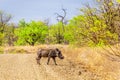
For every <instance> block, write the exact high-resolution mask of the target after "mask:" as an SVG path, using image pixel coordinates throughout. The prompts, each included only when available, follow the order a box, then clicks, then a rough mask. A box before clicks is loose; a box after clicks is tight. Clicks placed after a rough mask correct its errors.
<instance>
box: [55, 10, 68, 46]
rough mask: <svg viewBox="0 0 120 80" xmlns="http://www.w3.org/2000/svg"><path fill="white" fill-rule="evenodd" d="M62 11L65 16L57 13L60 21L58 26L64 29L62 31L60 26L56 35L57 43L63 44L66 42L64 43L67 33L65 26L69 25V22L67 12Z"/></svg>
mask: <svg viewBox="0 0 120 80" xmlns="http://www.w3.org/2000/svg"><path fill="white" fill-rule="evenodd" d="M62 11H63V12H64V15H60V14H58V13H55V14H56V15H57V17H56V19H57V21H58V24H59V25H60V26H61V27H62V29H60V28H59V27H60V26H58V32H57V33H56V39H57V43H59V44H60V43H62V42H65V41H64V36H63V34H64V32H65V24H67V21H66V20H65V17H66V14H67V13H66V10H65V9H62Z"/></svg>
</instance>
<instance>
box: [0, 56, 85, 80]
mask: <svg viewBox="0 0 120 80" xmlns="http://www.w3.org/2000/svg"><path fill="white" fill-rule="evenodd" d="M35 57H36V55H35V54H1V55H0V80H83V79H82V77H81V76H80V75H81V72H80V70H84V69H79V67H78V66H76V67H75V66H74V65H72V64H71V62H70V61H69V60H67V59H64V60H60V59H57V63H58V65H57V66H56V65H54V62H53V61H52V59H51V61H50V64H49V65H47V64H46V62H47V59H46V58H42V59H41V65H38V64H37V63H36V60H35ZM76 68H78V70H76Z"/></svg>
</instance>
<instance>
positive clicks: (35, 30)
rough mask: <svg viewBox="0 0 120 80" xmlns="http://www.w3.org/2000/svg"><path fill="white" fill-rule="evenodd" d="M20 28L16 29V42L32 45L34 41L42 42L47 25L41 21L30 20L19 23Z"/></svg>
mask: <svg viewBox="0 0 120 80" xmlns="http://www.w3.org/2000/svg"><path fill="white" fill-rule="evenodd" d="M19 25H20V28H18V29H17V30H16V35H17V36H18V41H17V42H16V44H18V45H23V44H26V43H28V44H29V45H34V44H35V43H36V42H40V43H44V42H45V38H46V35H47V32H48V27H47V26H46V25H45V24H44V23H43V22H40V21H38V22H35V21H31V22H30V23H23V22H22V21H21V22H20V23H19Z"/></svg>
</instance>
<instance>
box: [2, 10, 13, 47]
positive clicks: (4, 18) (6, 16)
mask: <svg viewBox="0 0 120 80" xmlns="http://www.w3.org/2000/svg"><path fill="white" fill-rule="evenodd" d="M11 18H12V17H11V15H10V14H7V13H5V12H3V11H1V10H0V45H2V44H3V42H4V36H5V34H4V31H5V27H6V26H7V24H8V22H9V21H10V19H11Z"/></svg>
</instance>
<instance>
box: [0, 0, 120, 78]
mask: <svg viewBox="0 0 120 80" xmlns="http://www.w3.org/2000/svg"><path fill="white" fill-rule="evenodd" d="M93 1H94V5H95V6H92V5H90V4H85V5H84V7H83V8H80V9H79V12H80V14H79V15H76V16H74V17H73V18H72V19H70V20H67V18H66V16H67V10H66V9H64V8H63V9H61V11H62V12H63V15H61V13H55V16H56V20H57V23H55V24H49V20H46V21H42V20H41V21H34V20H32V21H30V22H26V21H25V20H24V19H22V20H20V21H19V23H18V24H14V23H11V22H10V20H11V19H12V18H13V17H12V15H11V14H8V13H6V12H4V11H2V10H1V11H0V53H12V54H13V53H36V51H37V49H38V48H46V47H51V46H52V47H58V48H59V49H60V50H61V51H62V53H63V54H64V55H65V62H63V66H62V68H61V66H59V68H56V69H55V71H56V72H58V69H59V70H60V71H61V72H60V74H61V73H64V74H65V75H67V78H69V77H72V76H73V75H76V76H77V77H76V78H73V79H72V78H71V79H68V80H79V79H80V78H79V77H82V79H83V80H119V79H120V77H119V75H120V67H119V66H120V64H119V62H120V51H119V50H120V0H93ZM49 44H50V45H49ZM69 45H73V46H74V47H73V46H69ZM25 55H26V54H25ZM31 55H32V56H33V54H31ZM8 56H9V55H8ZM15 56H16V55H15ZM32 56H31V57H32ZM28 57H29V56H28ZM25 59H26V57H25ZM3 60H4V58H3ZM21 60H22V59H21ZM24 61H26V60H24ZM31 61H32V60H31ZM33 62H34V61H33ZM13 63H14V61H13ZM61 63H62V62H61ZM68 63H69V64H68ZM1 64H2V63H1ZM66 64H67V65H68V66H66ZM19 65H20V64H19ZM4 66H6V65H4ZM43 67H44V66H43ZM53 67H54V68H55V66H53ZM47 68H48V69H49V68H50V67H47ZM5 69H6V67H5ZM21 69H22V68H21ZM8 70H9V68H8ZM49 70H53V69H49ZM62 70H66V72H64V71H63V72H62ZM29 71H31V68H30V70H29ZM53 72H54V70H53ZM64 74H63V75H64ZM43 75H44V74H43ZM58 76H59V75H58ZM78 76H79V77H78ZM7 77H8V76H7ZM73 77H75V76H73ZM67 78H66V79H65V80H67ZM78 78H79V79H78ZM82 79H81V80H82ZM51 80H52V79H51Z"/></svg>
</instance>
